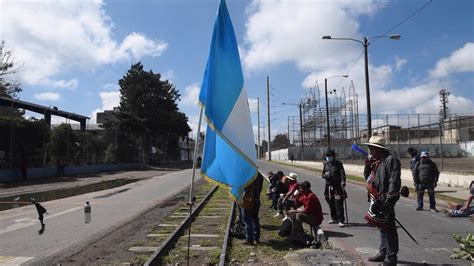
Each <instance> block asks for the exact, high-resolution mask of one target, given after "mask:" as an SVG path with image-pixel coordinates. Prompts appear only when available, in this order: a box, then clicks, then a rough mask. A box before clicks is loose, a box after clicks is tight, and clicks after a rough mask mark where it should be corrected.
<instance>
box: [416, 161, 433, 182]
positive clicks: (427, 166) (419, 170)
mask: <svg viewBox="0 0 474 266" xmlns="http://www.w3.org/2000/svg"><path fill="white" fill-rule="evenodd" d="M438 177H439V171H438V167H437V166H436V163H435V162H433V161H432V160H430V159H427V160H425V161H423V160H420V161H419V162H417V163H416V166H415V170H414V171H413V182H414V183H415V184H433V183H436V182H438Z"/></svg>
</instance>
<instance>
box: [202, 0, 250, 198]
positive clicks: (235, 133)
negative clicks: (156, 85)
mask: <svg viewBox="0 0 474 266" xmlns="http://www.w3.org/2000/svg"><path fill="white" fill-rule="evenodd" d="M199 101H200V103H201V104H202V105H203V107H204V108H205V117H206V120H207V125H208V126H207V131H206V141H205V144H204V156H203V160H202V165H201V175H202V176H203V177H204V178H205V179H208V180H211V181H215V182H217V183H218V184H220V185H222V186H225V187H227V188H229V191H230V194H231V195H232V197H233V198H235V199H236V200H238V201H240V200H241V197H242V193H243V189H244V188H245V187H246V186H247V185H248V184H250V183H251V182H252V181H253V180H254V179H255V177H256V176H257V166H256V164H255V162H256V160H257V157H256V150H255V142H254V136H253V130H252V122H251V120H250V109H249V106H248V99H247V92H246V90H245V89H244V78H243V74H242V67H241V65H240V57H239V50H238V47H237V41H236V39H235V33H234V28H233V27H232V22H231V20H230V16H229V12H228V11H227V6H226V3H225V0H220V2H219V9H218V11H217V16H216V21H215V23H214V31H213V33H212V40H211V48H210V52H209V58H208V61H207V65H206V71H205V72H204V78H203V83H202V86H201V92H200V94H199Z"/></svg>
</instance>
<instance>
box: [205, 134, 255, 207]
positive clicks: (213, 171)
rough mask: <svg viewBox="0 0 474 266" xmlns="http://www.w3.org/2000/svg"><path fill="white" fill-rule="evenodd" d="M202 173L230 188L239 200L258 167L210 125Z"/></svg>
mask: <svg viewBox="0 0 474 266" xmlns="http://www.w3.org/2000/svg"><path fill="white" fill-rule="evenodd" d="M204 150H205V154H204V159H203V161H202V166H201V174H202V175H204V177H205V178H209V179H212V180H213V181H215V182H217V183H219V184H220V185H224V186H226V187H229V188H230V193H231V194H232V196H233V197H234V198H236V199H237V200H240V199H241V195H242V193H243V189H244V187H245V186H246V185H247V184H248V183H250V181H252V180H253V178H254V177H256V175H257V169H256V168H255V167H254V166H253V165H252V164H250V163H249V162H248V161H247V160H245V159H244V158H243V157H242V156H241V155H240V154H239V153H238V152H236V151H235V150H234V149H233V148H232V147H231V146H229V145H228V144H227V142H226V141H224V140H223V139H222V138H221V137H220V136H219V135H218V134H216V133H215V132H214V130H212V128H210V127H209V126H208V127H207V131H206V142H205V145H204Z"/></svg>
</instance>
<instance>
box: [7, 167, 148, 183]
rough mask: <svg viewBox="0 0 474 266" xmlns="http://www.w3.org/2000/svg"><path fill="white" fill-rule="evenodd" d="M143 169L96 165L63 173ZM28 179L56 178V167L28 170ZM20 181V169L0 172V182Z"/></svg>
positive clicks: (82, 173) (75, 173)
mask: <svg viewBox="0 0 474 266" xmlns="http://www.w3.org/2000/svg"><path fill="white" fill-rule="evenodd" d="M144 167H145V164H143V163H130V164H98V165H83V166H66V167H65V168H64V173H65V175H66V176H73V175H85V174H94V173H100V172H110V171H123V170H135V169H142V168H144ZM27 173H28V179H38V178H47V177H56V175H57V169H56V167H45V168H28V170H27ZM13 180H21V172H20V169H6V170H0V182H3V181H13Z"/></svg>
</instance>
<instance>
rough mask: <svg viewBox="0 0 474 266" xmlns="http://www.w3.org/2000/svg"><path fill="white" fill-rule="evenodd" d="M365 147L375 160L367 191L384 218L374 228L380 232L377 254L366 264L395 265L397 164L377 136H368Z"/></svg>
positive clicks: (396, 251) (398, 165)
mask: <svg viewBox="0 0 474 266" xmlns="http://www.w3.org/2000/svg"><path fill="white" fill-rule="evenodd" d="M365 145H367V146H368V147H369V154H370V155H372V156H373V158H374V159H375V163H373V164H372V167H371V174H370V175H371V178H370V179H371V181H370V182H369V184H368V188H369V191H371V194H372V195H371V196H372V198H373V199H374V204H376V205H377V208H374V209H378V210H379V211H378V214H379V215H380V216H381V217H384V219H383V220H384V223H383V224H382V223H381V224H378V225H377V226H378V227H379V230H380V247H379V252H378V254H377V255H375V256H373V257H370V258H369V261H373V262H384V264H387V265H396V264H397V253H398V250H399V248H398V233H397V226H396V225H395V204H396V202H397V201H398V199H399V198H400V196H399V191H400V186H401V179H400V171H401V170H400V161H399V160H398V159H396V158H394V157H392V155H390V152H389V151H388V148H387V147H386V146H385V140H384V139H383V138H382V137H380V136H372V137H371V138H370V140H369V142H368V143H365ZM371 208H372V206H371ZM365 218H366V220H367V221H369V223H370V222H371V220H370V218H368V216H367V215H366V217H365ZM374 220H377V219H374Z"/></svg>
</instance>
